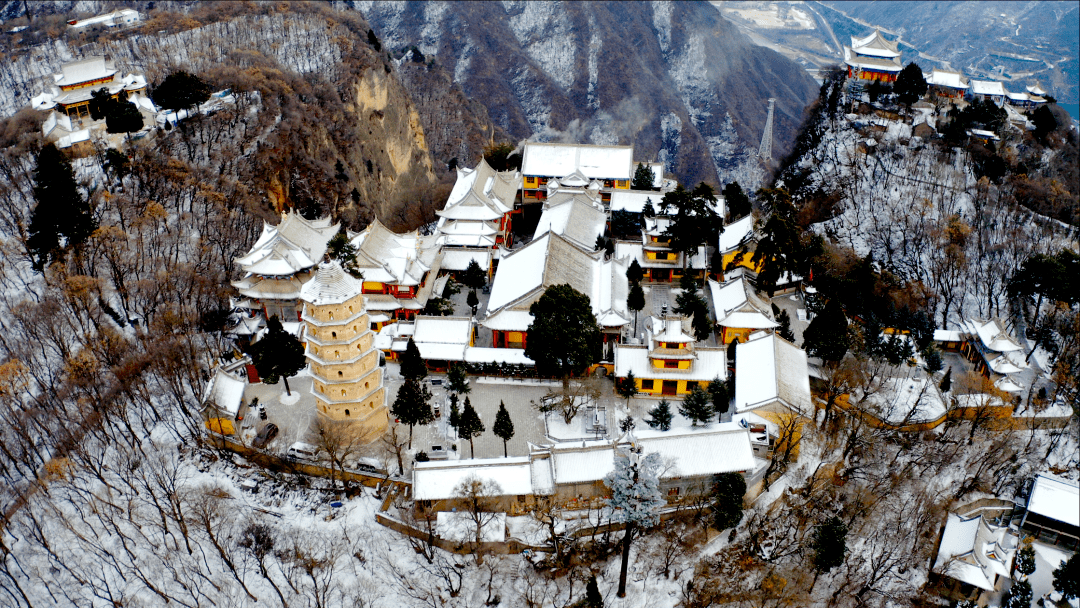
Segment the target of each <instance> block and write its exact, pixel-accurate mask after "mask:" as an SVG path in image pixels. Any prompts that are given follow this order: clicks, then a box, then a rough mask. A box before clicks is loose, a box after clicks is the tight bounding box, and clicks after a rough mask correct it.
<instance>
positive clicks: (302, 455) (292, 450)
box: [286, 441, 319, 460]
mask: <svg viewBox="0 0 1080 608" xmlns="http://www.w3.org/2000/svg"><path fill="white" fill-rule="evenodd" d="M286 453H287V454H288V455H289V458H299V459H302V460H316V459H317V458H318V454H319V448H317V447H315V446H313V445H311V444H310V443H304V442H302V441H297V442H296V443H294V444H292V445H290V446H289V451H288V452H286Z"/></svg>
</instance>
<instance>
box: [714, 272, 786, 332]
mask: <svg viewBox="0 0 1080 608" xmlns="http://www.w3.org/2000/svg"><path fill="white" fill-rule="evenodd" d="M708 284H709V294H710V296H711V297H712V302H713V310H714V312H715V314H716V319H717V321H716V322H717V324H719V325H721V326H723V327H733V328H740V329H771V328H773V327H779V324H778V323H776V322H775V321H773V320H772V318H771V316H772V315H771V312H772V311H771V308H770V306H769V305H768V304H766V303H765V301H764V300H762V299H761V298H759V297H758V296H757V294H756V293H754V291H753V289H752V288H751V287H750V283H749V282H747V281H746V280H745V279H744V278H743V277H739V278H737V279H734V280H731V281H728V282H727V283H723V284H721V283H718V282H716V281H714V280H712V279H709V283H708Z"/></svg>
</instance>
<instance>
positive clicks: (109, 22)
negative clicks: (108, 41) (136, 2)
mask: <svg viewBox="0 0 1080 608" xmlns="http://www.w3.org/2000/svg"><path fill="white" fill-rule="evenodd" d="M138 20H139V11H137V10H135V9H132V8H123V9H120V10H118V11H113V12H111V13H105V14H104V15H96V16H94V17H89V18H87V19H79V20H78V21H76V22H75V23H69V26H70V27H71V28H73V29H79V28H84V27H89V26H91V25H98V24H104V25H106V26H109V27H113V26H116V25H120V24H122V23H134V22H136V21H138Z"/></svg>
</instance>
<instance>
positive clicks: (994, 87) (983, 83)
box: [971, 80, 1006, 95]
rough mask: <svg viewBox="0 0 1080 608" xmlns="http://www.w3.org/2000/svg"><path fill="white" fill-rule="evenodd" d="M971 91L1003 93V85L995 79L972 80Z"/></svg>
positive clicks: (976, 92)
mask: <svg viewBox="0 0 1080 608" xmlns="http://www.w3.org/2000/svg"><path fill="white" fill-rule="evenodd" d="M971 92H972V93H973V94H975V95H1005V94H1006V93H1005V85H1003V84H1001V83H1000V82H998V81H996V80H972V81H971Z"/></svg>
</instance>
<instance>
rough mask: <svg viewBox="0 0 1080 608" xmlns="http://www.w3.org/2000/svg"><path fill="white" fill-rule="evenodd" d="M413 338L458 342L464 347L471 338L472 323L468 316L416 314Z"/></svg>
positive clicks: (417, 340)
mask: <svg viewBox="0 0 1080 608" xmlns="http://www.w3.org/2000/svg"><path fill="white" fill-rule="evenodd" d="M414 326H415V329H414V330H413V340H415V341H416V343H417V345H419V344H420V343H421V342H424V343H432V344H436V343H437V344H458V345H461V346H463V347H464V345H467V344H468V343H469V341H470V340H471V339H472V329H473V323H472V319H470V318H468V317H429V316H424V315H418V316H417V317H416V321H414Z"/></svg>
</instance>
